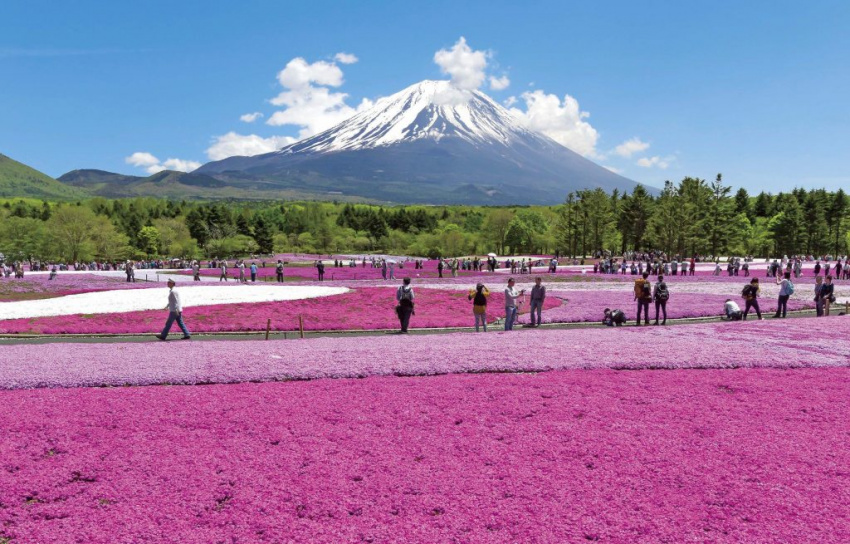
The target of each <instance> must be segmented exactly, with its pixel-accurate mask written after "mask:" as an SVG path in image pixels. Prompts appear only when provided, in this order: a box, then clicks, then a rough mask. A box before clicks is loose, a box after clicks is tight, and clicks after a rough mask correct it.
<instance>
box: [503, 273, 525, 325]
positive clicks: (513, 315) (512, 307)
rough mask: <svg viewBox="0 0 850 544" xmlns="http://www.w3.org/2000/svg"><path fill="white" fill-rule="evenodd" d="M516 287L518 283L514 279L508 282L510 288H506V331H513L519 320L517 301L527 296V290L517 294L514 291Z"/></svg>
mask: <svg viewBox="0 0 850 544" xmlns="http://www.w3.org/2000/svg"><path fill="white" fill-rule="evenodd" d="M514 285H516V282H515V281H514V279H513V278H510V279H509V280H508V286H507V287H506V288H505V330H506V331H512V330H513V329H514V322H515V321H516V319H517V312H518V308H517V299H518V298H519V297H520V296H522V295H524V294H525V289H523V290H522V291H519V292H517V290H516V289H514Z"/></svg>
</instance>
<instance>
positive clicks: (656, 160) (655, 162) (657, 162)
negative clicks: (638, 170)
mask: <svg viewBox="0 0 850 544" xmlns="http://www.w3.org/2000/svg"><path fill="white" fill-rule="evenodd" d="M674 160H676V157H664V158H663V159H662V158H661V157H659V156H655V157H643V158H640V159H638V161H637V163H635V164H637V165H638V166H642V167H643V168H652V167H657V168H660V169H661V170H666V169H667V167H668V166H670V163H671V162H673V161H674Z"/></svg>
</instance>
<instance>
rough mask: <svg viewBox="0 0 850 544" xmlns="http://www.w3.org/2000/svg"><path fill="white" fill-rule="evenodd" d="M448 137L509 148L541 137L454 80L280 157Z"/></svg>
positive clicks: (386, 102)
mask: <svg viewBox="0 0 850 544" xmlns="http://www.w3.org/2000/svg"><path fill="white" fill-rule="evenodd" d="M445 137H452V138H459V139H461V140H465V141H466V142H469V143H472V144H482V143H488V144H493V143H500V144H502V145H506V146H507V145H510V144H511V143H512V142H513V141H515V140H517V139H518V138H521V139H524V138H539V136H538V135H536V134H534V133H532V132H530V131H528V130H527V129H525V128H523V127H522V126H521V125H520V123H519V122H518V121H517V119H516V118H515V117H514V116H513V115H511V113H510V112H508V110H506V109H505V108H504V107H502V106H500V105H499V104H498V103H496V102H495V101H494V100H493V99H491V98H490V97H489V96H487V95H486V94H484V93H482V92H480V91H468V90H463V89H459V88H457V87H455V86H453V85H452V84H451V82H449V81H432V80H426V81H421V82H419V83H416V84H414V85H411V86H410V87H407V88H406V89H404V90H402V91H400V92H398V93H395V94H393V95H391V96H387V97H384V98H381V99H379V100H377V101H376V103H375V104H374V105H373V106H372V107H371V108H369V109H367V110H364V111H362V112H360V113H358V114H357V115H354V116H353V117H351V118H350V119H348V120H347V121H344V122H342V123H340V124H339V125H337V126H335V127H333V128H331V129H329V130H326V131H325V132H322V133H320V134H317V135H316V136H312V137H310V138H307V139H304V140H301V141H300V142H297V143H295V144H292V145H290V146H288V147H285V148H283V149H281V150H280V151H278V153H280V154H288V153H297V152H314V153H315V152H319V153H321V152H331V151H354V150H359V149H370V148H375V147H381V146H388V145H393V144H396V143H399V142H403V141H415V140H421V139H430V140H435V141H439V140H441V139H442V138H445Z"/></svg>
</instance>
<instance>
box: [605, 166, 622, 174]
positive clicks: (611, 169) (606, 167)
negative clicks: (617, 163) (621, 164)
mask: <svg viewBox="0 0 850 544" xmlns="http://www.w3.org/2000/svg"><path fill="white" fill-rule="evenodd" d="M602 168H604V169H606V170H610V171H611V172H614V173H615V174H622V173H623V169H622V168H614V167H613V166H605V165H602Z"/></svg>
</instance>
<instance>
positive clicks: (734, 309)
mask: <svg viewBox="0 0 850 544" xmlns="http://www.w3.org/2000/svg"><path fill="white" fill-rule="evenodd" d="M723 311H724V312H726V319H728V320H729V321H740V320H741V316H742V314H743V312H741V307H740V306H738V304H737V303H735V301H734V300H732V299H731V298H727V299H726V304H724V306H723Z"/></svg>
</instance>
